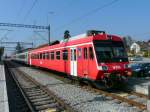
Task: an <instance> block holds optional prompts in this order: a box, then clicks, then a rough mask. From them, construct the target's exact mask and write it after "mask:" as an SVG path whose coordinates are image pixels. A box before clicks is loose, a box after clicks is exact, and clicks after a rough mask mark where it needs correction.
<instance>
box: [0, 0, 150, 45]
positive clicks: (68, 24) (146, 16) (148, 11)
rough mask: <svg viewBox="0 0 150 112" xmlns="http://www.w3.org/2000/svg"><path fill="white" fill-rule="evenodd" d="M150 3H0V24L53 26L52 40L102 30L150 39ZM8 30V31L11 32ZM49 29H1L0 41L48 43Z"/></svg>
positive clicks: (118, 0) (7, 0)
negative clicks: (66, 34) (67, 35)
mask: <svg viewBox="0 0 150 112" xmlns="http://www.w3.org/2000/svg"><path fill="white" fill-rule="evenodd" d="M149 5H150V0H0V23H16V24H29V25H30V24H31V25H32V24H34V25H42V26H47V25H48V24H50V26H51V40H56V39H58V40H61V39H62V38H63V33H64V31H65V30H69V31H70V34H71V36H74V35H78V34H82V33H85V32H86V31H87V30H90V29H95V30H103V31H106V33H109V34H115V35H119V36H127V35H130V36H131V37H132V38H133V39H134V40H141V41H147V40H148V39H150V6H149ZM8 30H9V31H8ZM47 38H48V34H47V31H46V30H37V29H26V28H12V27H2V26H0V40H2V41H24V42H34V44H35V45H37V44H41V43H45V42H47Z"/></svg>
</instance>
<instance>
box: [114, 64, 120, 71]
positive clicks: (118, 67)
mask: <svg viewBox="0 0 150 112" xmlns="http://www.w3.org/2000/svg"><path fill="white" fill-rule="evenodd" d="M113 69H115V70H117V69H121V67H120V66H118V65H116V66H113Z"/></svg>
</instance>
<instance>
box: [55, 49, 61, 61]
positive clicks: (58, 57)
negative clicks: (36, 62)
mask: <svg viewBox="0 0 150 112" xmlns="http://www.w3.org/2000/svg"><path fill="white" fill-rule="evenodd" d="M56 59H57V60H60V51H56Z"/></svg>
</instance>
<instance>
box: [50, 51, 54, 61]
mask: <svg viewBox="0 0 150 112" xmlns="http://www.w3.org/2000/svg"><path fill="white" fill-rule="evenodd" d="M51 60H54V52H51Z"/></svg>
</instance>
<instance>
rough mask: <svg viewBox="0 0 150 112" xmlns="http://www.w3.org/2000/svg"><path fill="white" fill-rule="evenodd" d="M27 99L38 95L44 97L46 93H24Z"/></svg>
mask: <svg viewBox="0 0 150 112" xmlns="http://www.w3.org/2000/svg"><path fill="white" fill-rule="evenodd" d="M26 94H27V95H28V96H29V97H32V96H39V95H45V94H46V93H45V92H39V93H36V92H34V93H26Z"/></svg>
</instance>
